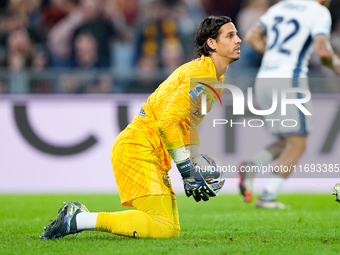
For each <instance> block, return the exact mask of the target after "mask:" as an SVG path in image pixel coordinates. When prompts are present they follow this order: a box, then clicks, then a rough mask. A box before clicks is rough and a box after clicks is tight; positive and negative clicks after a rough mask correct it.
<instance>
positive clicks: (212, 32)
mask: <svg viewBox="0 0 340 255" xmlns="http://www.w3.org/2000/svg"><path fill="white" fill-rule="evenodd" d="M229 22H231V19H230V18H229V17H227V16H209V17H207V18H205V19H204V20H203V21H202V22H201V24H200V25H199V27H198V29H197V32H196V35H195V50H194V51H195V55H196V56H197V57H201V56H202V55H204V56H207V57H208V56H210V55H211V53H212V52H215V50H213V49H212V48H210V47H209V46H208V44H207V40H208V39H209V38H212V39H215V40H217V39H218V37H219V35H220V34H221V31H220V28H221V27H222V26H223V25H224V24H227V23H229Z"/></svg>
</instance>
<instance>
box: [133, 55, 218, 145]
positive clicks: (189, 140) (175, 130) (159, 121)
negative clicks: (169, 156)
mask: <svg viewBox="0 0 340 255" xmlns="http://www.w3.org/2000/svg"><path fill="white" fill-rule="evenodd" d="M223 81H224V77H223V76H221V77H220V78H219V79H217V78H216V68H215V65H214V63H213V61H212V60H211V58H210V57H205V56H202V57H201V58H200V59H197V60H194V61H191V62H189V63H186V64H184V65H182V66H180V67H179V68H177V69H176V70H175V71H174V72H173V73H172V74H171V75H170V76H169V77H168V78H167V79H166V80H165V81H164V82H163V83H162V84H161V85H160V86H159V87H158V88H157V90H156V91H155V92H154V93H152V94H151V95H150V96H149V98H148V100H147V103H144V104H143V108H142V110H141V112H140V114H139V115H138V116H136V117H135V118H134V120H133V122H132V123H131V124H130V125H129V127H131V128H134V129H137V130H139V131H140V132H142V133H143V134H144V135H145V136H146V137H147V138H148V139H149V138H151V137H153V139H154V138H155V136H157V137H158V138H160V139H161V142H160V145H161V147H163V148H164V147H165V148H166V149H167V150H172V149H177V148H180V147H182V146H184V145H189V144H198V145H199V136H198V132H197V128H198V126H199V124H200V123H201V122H202V120H203V118H204V116H205V115H202V112H201V95H202V94H204V93H205V92H206V95H207V111H210V109H211V106H212V102H213V101H218V99H219V96H220V95H221V94H222V92H223V89H215V88H214V87H215V84H218V83H223ZM200 84H203V87H204V91H205V92H204V91H203V90H199V89H198V92H197V86H201V87H202V85H200ZM193 92H195V93H193ZM217 94H218V96H217ZM212 97H214V98H212ZM153 139H149V140H150V142H151V143H152V144H153V141H152V140H153ZM157 144H159V143H158V142H157Z"/></svg>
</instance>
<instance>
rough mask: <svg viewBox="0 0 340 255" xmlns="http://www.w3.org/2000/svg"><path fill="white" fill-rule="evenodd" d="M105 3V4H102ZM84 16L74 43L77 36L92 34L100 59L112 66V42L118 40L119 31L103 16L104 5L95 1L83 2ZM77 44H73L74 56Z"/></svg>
mask: <svg viewBox="0 0 340 255" xmlns="http://www.w3.org/2000/svg"><path fill="white" fill-rule="evenodd" d="M102 3H105V2H102ZM82 7H83V15H84V22H83V23H82V24H81V25H80V26H79V27H78V28H76V30H75V32H74V34H73V42H74V40H75V38H76V37H77V35H79V34H81V33H90V34H92V35H93V37H94V38H95V40H96V42H97V44H98V47H97V51H98V58H99V59H100V61H101V62H102V63H103V65H104V66H106V67H109V66H110V64H111V63H110V61H111V58H110V53H111V51H110V47H111V42H112V41H111V40H112V39H117V37H118V36H119V34H118V32H117V29H116V28H115V27H114V22H113V20H112V19H111V20H107V19H105V16H103V12H102V11H103V7H105V5H104V4H98V2H97V1H95V0H83V2H82ZM74 47H75V44H74V43H73V51H72V53H73V55H74V54H75V49H74Z"/></svg>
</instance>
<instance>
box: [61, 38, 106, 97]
mask: <svg viewBox="0 0 340 255" xmlns="http://www.w3.org/2000/svg"><path fill="white" fill-rule="evenodd" d="M97 48H98V45H97V41H96V39H95V38H94V37H93V36H92V35H91V34H86V33H84V34H79V35H78V36H77V37H76V39H75V57H74V59H73V60H72V67H73V68H76V70H77V73H74V74H67V75H64V76H63V77H62V79H61V83H60V88H61V91H62V92H65V93H110V92H112V89H113V81H112V79H111V77H110V75H108V74H100V73H99V74H98V73H97V72H96V68H98V67H103V63H102V62H101V59H100V58H99V55H98V49H97Z"/></svg>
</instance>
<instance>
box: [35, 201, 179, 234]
mask: <svg viewBox="0 0 340 255" xmlns="http://www.w3.org/2000/svg"><path fill="white" fill-rule="evenodd" d="M132 204H133V206H134V207H135V209H136V210H126V211H121V212H99V213H90V212H89V211H88V210H87V208H86V207H85V206H84V205H82V204H81V203H79V202H70V203H66V204H65V205H64V206H63V207H62V208H61V210H60V211H59V214H58V216H57V218H56V219H55V220H54V221H53V222H52V223H51V224H50V225H49V226H48V227H47V228H46V229H45V232H44V233H43V234H42V236H41V239H54V238H59V237H64V236H66V235H69V234H75V233H78V232H80V231H83V230H100V231H104V232H111V233H112V234H116V235H121V236H127V237H133V238H135V237H139V238H170V237H173V235H174V218H175V217H176V216H175V217H174V215H173V200H172V197H171V196H170V195H156V196H145V197H141V198H137V199H135V200H133V201H132ZM177 219H178V216H177ZM177 223H178V222H177ZM177 228H178V226H177ZM176 235H177V236H178V235H179V231H178V229H177V233H176Z"/></svg>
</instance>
